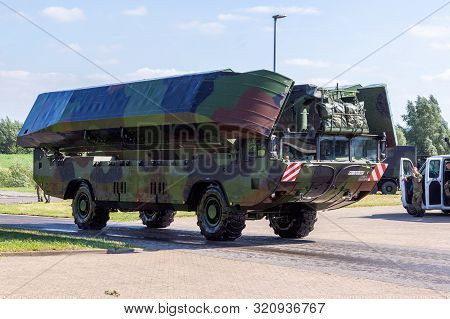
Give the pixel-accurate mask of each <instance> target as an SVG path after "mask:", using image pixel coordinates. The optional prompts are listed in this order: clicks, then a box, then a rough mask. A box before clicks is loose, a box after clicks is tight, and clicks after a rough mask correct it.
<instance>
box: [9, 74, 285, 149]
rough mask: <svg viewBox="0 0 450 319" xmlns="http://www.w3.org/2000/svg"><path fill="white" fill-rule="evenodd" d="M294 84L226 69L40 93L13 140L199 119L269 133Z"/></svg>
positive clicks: (50, 140) (73, 137) (69, 140)
mask: <svg viewBox="0 0 450 319" xmlns="http://www.w3.org/2000/svg"><path fill="white" fill-rule="evenodd" d="M292 84H293V81H292V80H290V79H288V78H286V77H284V76H282V75H279V74H277V73H273V72H269V71H265V70H260V71H253V72H246V73H236V72H232V71H231V70H224V71H216V72H208V73H199V74H190V75H184V76H176V77H170V78H163V79H156V80H144V81H139V82H131V83H123V84H122V83H121V84H115V85H108V86H101V87H93V88H86V89H78V90H70V91H62V92H51V93H44V94H41V95H39V96H38V98H37V100H36V102H35V104H34V106H33V108H32V110H31V111H30V114H29V115H28V117H27V119H26V121H25V123H24V125H23V127H22V129H21V131H20V132H19V136H18V139H17V143H18V144H19V145H20V146H22V147H35V148H36V147H46V148H64V147H66V146H67V145H71V144H73V142H78V141H79V140H80V139H82V138H83V132H84V131H94V130H105V129H108V130H113V129H122V128H135V127H144V126H159V125H175V124H191V125H195V124H202V123H211V124H214V125H220V126H221V127H223V128H225V127H229V129H230V130H238V131H241V130H243V129H246V130H250V131H253V132H255V133H256V134H261V135H264V136H268V135H269V134H270V131H271V130H272V127H273V125H274V123H275V120H276V118H277V116H278V113H279V112H280V109H281V107H282V106H283V104H284V102H285V99H286V97H287V96H288V94H289V91H290V89H291V86H292Z"/></svg>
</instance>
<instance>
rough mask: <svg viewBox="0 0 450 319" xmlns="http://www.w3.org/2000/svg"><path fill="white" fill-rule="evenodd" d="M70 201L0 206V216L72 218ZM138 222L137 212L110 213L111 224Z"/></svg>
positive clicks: (185, 214) (185, 215)
mask: <svg viewBox="0 0 450 319" xmlns="http://www.w3.org/2000/svg"><path fill="white" fill-rule="evenodd" d="M71 203H72V201H71V200H65V201H60V202H54V203H49V204H46V203H32V204H0V214H9V215H29V216H45V217H60V218H72V207H71V206H70V205H71ZM187 216H195V213H193V212H177V217H187ZM136 220H140V218H139V213H138V212H129V213H128V212H127V213H122V212H114V213H110V221H112V222H129V221H136Z"/></svg>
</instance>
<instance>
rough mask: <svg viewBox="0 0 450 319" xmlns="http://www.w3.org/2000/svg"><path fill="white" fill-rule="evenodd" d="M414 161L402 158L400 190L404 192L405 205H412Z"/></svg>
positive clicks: (403, 201)
mask: <svg viewBox="0 0 450 319" xmlns="http://www.w3.org/2000/svg"><path fill="white" fill-rule="evenodd" d="M413 167H414V166H413V163H412V161H411V160H410V159H409V158H401V159H400V175H399V179H398V180H399V182H400V190H401V192H402V203H403V207H410V206H412V195H413V193H412V192H413V189H412V186H413V184H412V175H413Z"/></svg>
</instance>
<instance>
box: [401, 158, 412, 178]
mask: <svg viewBox="0 0 450 319" xmlns="http://www.w3.org/2000/svg"><path fill="white" fill-rule="evenodd" d="M412 174H413V165H412V163H411V162H410V161H403V176H412Z"/></svg>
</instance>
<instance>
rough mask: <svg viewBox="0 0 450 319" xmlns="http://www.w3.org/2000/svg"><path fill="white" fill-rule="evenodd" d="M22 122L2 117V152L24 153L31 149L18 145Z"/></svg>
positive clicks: (0, 122) (0, 145) (0, 125)
mask: <svg viewBox="0 0 450 319" xmlns="http://www.w3.org/2000/svg"><path fill="white" fill-rule="evenodd" d="M21 127H22V123H21V122H19V121H16V120H11V119H10V118H9V117H6V118H3V119H0V154H23V153H29V152H30V151H31V150H29V149H25V148H22V147H20V146H17V145H16V141H17V134H19V131H20V128H21Z"/></svg>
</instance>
